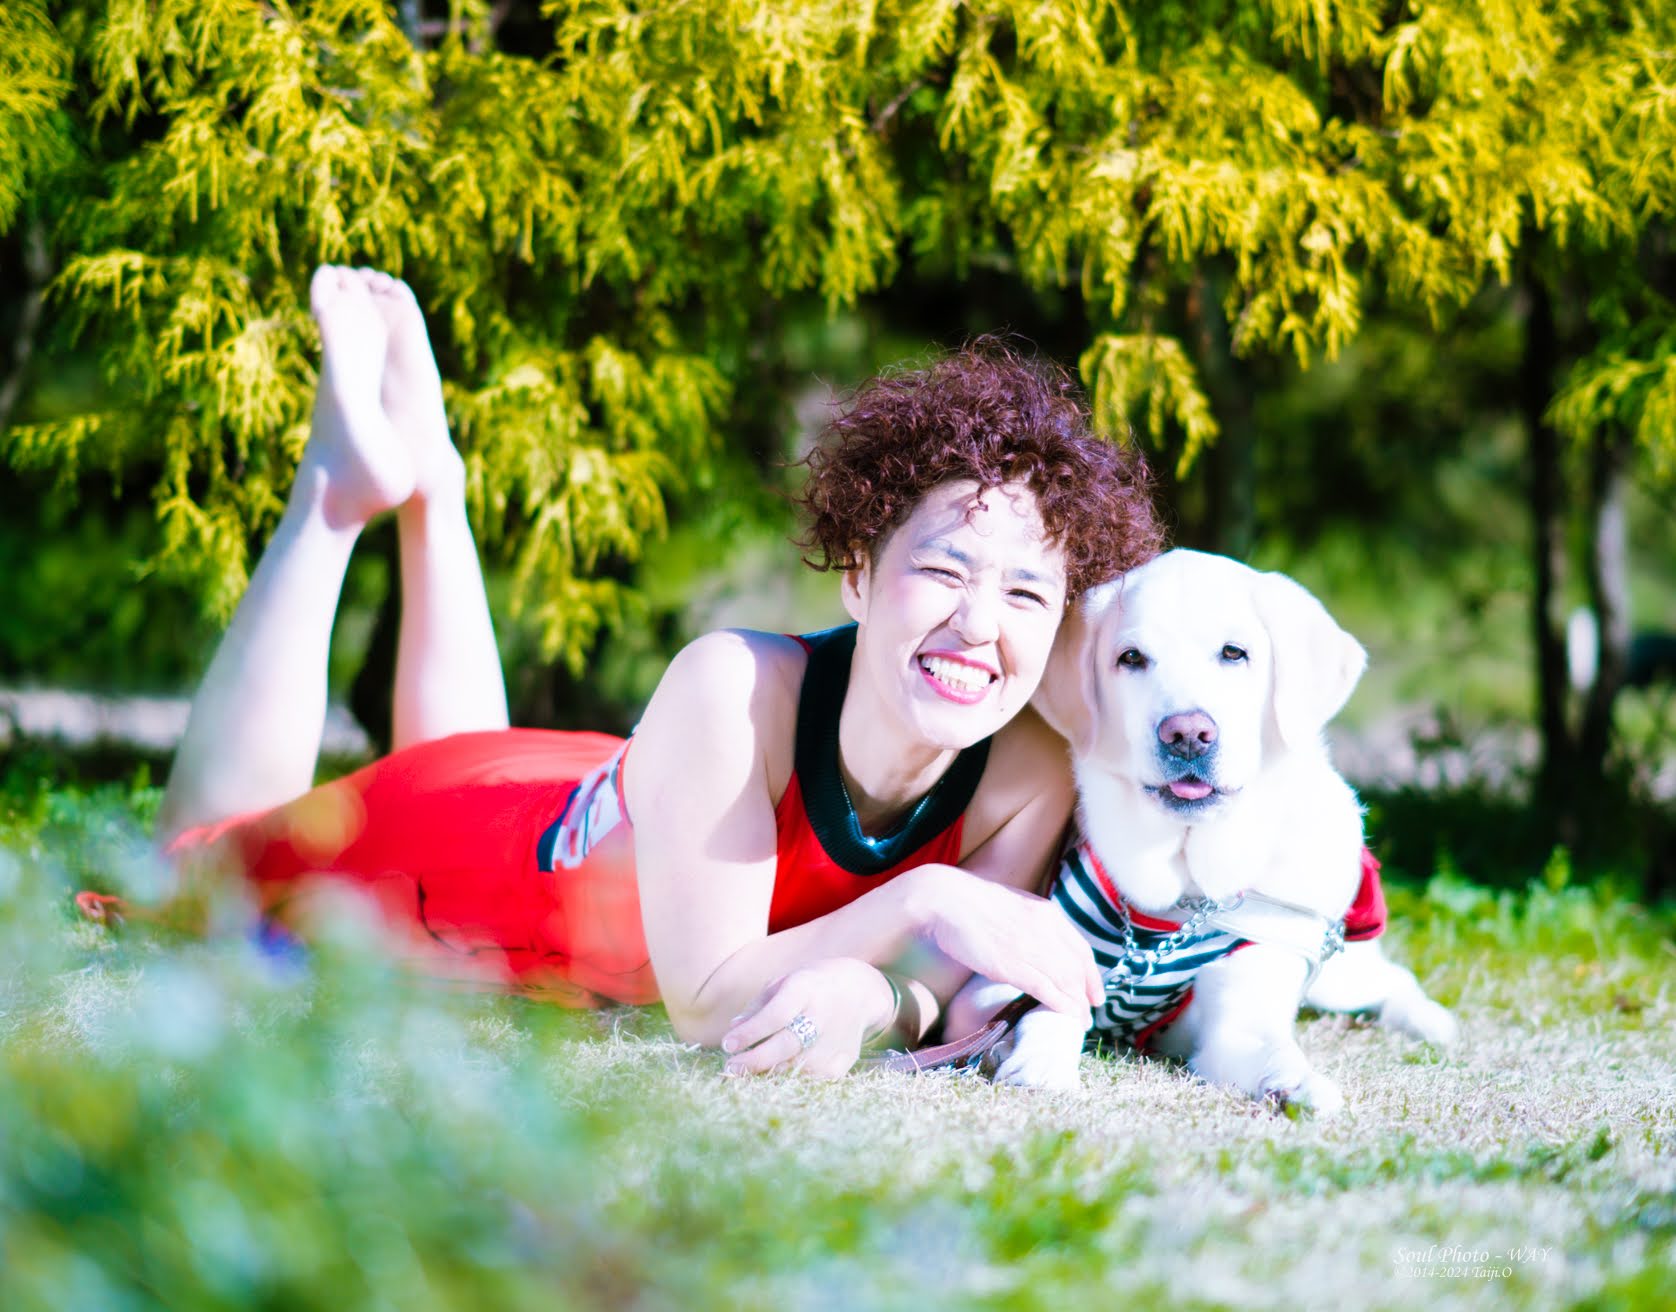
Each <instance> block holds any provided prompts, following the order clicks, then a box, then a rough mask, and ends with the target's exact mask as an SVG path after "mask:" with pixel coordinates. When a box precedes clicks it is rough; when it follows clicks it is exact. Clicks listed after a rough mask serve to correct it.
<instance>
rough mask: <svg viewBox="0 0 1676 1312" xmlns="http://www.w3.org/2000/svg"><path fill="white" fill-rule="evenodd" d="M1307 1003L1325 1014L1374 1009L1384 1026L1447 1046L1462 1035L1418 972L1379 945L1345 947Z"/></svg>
mask: <svg viewBox="0 0 1676 1312" xmlns="http://www.w3.org/2000/svg"><path fill="white" fill-rule="evenodd" d="M1304 1003H1305V1005H1307V1006H1311V1007H1315V1008H1317V1009H1318V1010H1321V1011H1371V1012H1374V1013H1375V1014H1377V1015H1378V1017H1379V1023H1380V1024H1381V1025H1387V1026H1389V1027H1390V1028H1391V1029H1394V1030H1397V1031H1399V1032H1400V1033H1403V1034H1407V1035H1409V1036H1411V1037H1413V1038H1416V1039H1420V1040H1422V1041H1424V1042H1426V1043H1430V1044H1432V1045H1433V1046H1434V1047H1438V1048H1447V1047H1450V1046H1452V1045H1453V1044H1454V1043H1455V1041H1456V1040H1457V1039H1458V1038H1459V1037H1460V1026H1459V1025H1457V1024H1456V1023H1455V1018H1454V1017H1453V1016H1451V1015H1450V1014H1449V1012H1448V1010H1447V1009H1446V1008H1444V1007H1442V1006H1440V1005H1439V1004H1438V1003H1436V1002H1433V1001H1432V1000H1431V999H1430V998H1428V997H1427V996H1426V992H1425V990H1424V989H1422V988H1421V987H1420V981H1419V980H1417V979H1415V978H1414V972H1413V971H1411V970H1406V969H1404V968H1403V967H1402V966H1399V965H1397V963H1396V962H1394V961H1392V960H1391V959H1390V958H1389V957H1387V956H1386V955H1385V954H1384V952H1382V951H1381V950H1380V947H1379V943H1378V942H1377V941H1374V940H1370V941H1368V942H1365V943H1346V944H1345V945H1344V951H1343V952H1340V953H1339V954H1338V955H1337V956H1335V957H1332V958H1330V959H1329V960H1328V962H1327V964H1326V965H1324V966H1322V968H1321V973H1320V974H1319V975H1317V976H1316V977H1315V982H1314V983H1313V984H1311V985H1310V987H1309V992H1308V993H1306V994H1305V995H1304Z"/></svg>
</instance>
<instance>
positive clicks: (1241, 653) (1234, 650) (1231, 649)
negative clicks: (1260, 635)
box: [1222, 642, 1245, 665]
mask: <svg viewBox="0 0 1676 1312" xmlns="http://www.w3.org/2000/svg"><path fill="white" fill-rule="evenodd" d="M1222 659H1223V660H1225V661H1227V662H1228V663H1229V664H1230V665H1232V664H1234V663H1235V662H1236V661H1243V660H1244V659H1245V648H1244V647H1236V646H1234V644H1233V643H1231V642H1230V643H1228V644H1227V645H1226V646H1224V647H1223V648H1222Z"/></svg>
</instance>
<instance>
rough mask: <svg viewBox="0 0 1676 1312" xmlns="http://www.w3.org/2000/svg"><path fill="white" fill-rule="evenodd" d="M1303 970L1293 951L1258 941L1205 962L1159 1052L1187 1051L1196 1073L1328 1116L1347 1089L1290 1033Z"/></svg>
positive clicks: (1304, 970) (1161, 1043)
mask: <svg viewBox="0 0 1676 1312" xmlns="http://www.w3.org/2000/svg"><path fill="white" fill-rule="evenodd" d="M1306 973H1307V969H1306V967H1305V964H1304V961H1303V959H1302V958H1301V957H1299V956H1297V955H1296V954H1295V953H1292V952H1288V951H1286V950H1285V949H1283V948H1273V947H1266V946H1264V945H1262V944H1253V945H1252V946H1250V947H1247V948H1242V949H1241V950H1240V951H1238V952H1235V953H1234V954H1233V955H1232V956H1229V957H1225V958H1223V959H1222V960H1221V961H1218V962H1216V963H1215V964H1213V965H1210V966H1207V967H1205V969H1204V971H1203V972H1202V973H1201V974H1200V975H1199V978H1198V979H1197V980H1196V981H1195V982H1194V986H1193V1001H1192V1002H1191V1003H1189V1004H1188V1007H1187V1010H1186V1011H1184V1012H1183V1013H1182V1014H1181V1018H1180V1019H1179V1020H1177V1021H1176V1022H1175V1024H1173V1025H1172V1026H1170V1028H1169V1030H1168V1031H1166V1032H1165V1034H1164V1035H1163V1036H1161V1042H1160V1044H1159V1048H1160V1051H1163V1052H1166V1053H1186V1054H1187V1060H1188V1066H1189V1067H1190V1068H1191V1069H1192V1071H1193V1073H1194V1074H1195V1075H1197V1076H1199V1077H1200V1078H1201V1079H1204V1080H1208V1081H1210V1082H1211V1083H1213V1084H1226V1085H1231V1086H1233V1087H1234V1088H1236V1089H1242V1090H1244V1091H1245V1093H1246V1094H1248V1095H1249V1096H1250V1097H1252V1098H1275V1099H1277V1100H1278V1101H1280V1102H1282V1103H1289V1104H1294V1105H1297V1106H1300V1107H1303V1108H1306V1109H1308V1110H1311V1111H1314V1112H1315V1113H1317V1114H1318V1115H1321V1116H1331V1115H1333V1114H1334V1113H1336V1112H1337V1111H1338V1110H1339V1109H1340V1108H1341V1107H1343V1105H1344V1095H1343V1094H1342V1093H1340V1092H1339V1088H1338V1085H1337V1084H1335V1083H1334V1082H1333V1081H1332V1080H1330V1079H1328V1078H1327V1077H1326V1076H1325V1075H1322V1074H1320V1073H1319V1072H1318V1071H1316V1070H1315V1069H1314V1068H1313V1067H1312V1066H1311V1065H1310V1064H1309V1058H1308V1057H1306V1056H1304V1052H1303V1049H1302V1048H1300V1047H1299V1046H1298V1041H1297V1039H1296V1038H1295V1037H1294V1035H1293V1032H1292V1027H1293V1024H1294V1023H1295V1021H1296V1019H1297V1014H1298V997H1299V994H1300V993H1301V992H1302V991H1303V985H1304V978H1305V975H1306Z"/></svg>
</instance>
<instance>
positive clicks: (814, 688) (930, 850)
mask: <svg viewBox="0 0 1676 1312" xmlns="http://www.w3.org/2000/svg"><path fill="white" fill-rule="evenodd" d="M797 641H798V642H800V643H802V644H803V647H804V649H805V650H806V651H807V652H808V653H809V664H808V668H807V669H806V671H805V672H804V676H803V686H802V688H801V689H800V690H799V693H798V700H797V738H796V744H795V748H794V753H795V755H794V768H793V770H792V776H791V780H790V782H788V783H787V785H786V791H785V794H784V796H782V797H781V798H780V804H779V805H778V806H777V807H775V809H774V830H775V845H774V850H775V858H776V859H775V863H774V896H773V900H772V901H771V903H770V904H769V910H768V932H769V933H770V934H775V933H778V932H779V931H780V930H782V929H789V928H791V927H792V926H794V925H802V924H806V923H807V922H808V921H811V920H814V919H817V918H818V917H820V916H824V915H826V914H827V913H828V912H830V911H836V910H837V909H838V908H839V907H841V906H844V905H846V904H847V903H850V902H853V901H855V899H856V898H858V897H860V896H861V895H862V894H863V893H865V892H867V891H868V890H869V889H873V888H877V887H878V886H879V885H880V884H882V883H883V882H885V881H886V880H889V879H894V878H895V877H896V876H897V875H899V874H901V873H902V872H903V871H905V870H912V869H913V868H914V867H915V866H922V865H929V864H933V863H943V864H951V865H952V864H953V863H955V862H957V861H959V859H960V839H961V833H962V831H963V829H964V828H965V820H966V807H967V805H968V804H969V803H970V802H971V800H972V794H973V793H974V792H975V791H976V790H977V786H978V781H979V780H980V779H981V778H982V777H983V769H984V765H985V763H986V761H987V760H988V756H989V740H988V739H987V738H986V739H984V740H983V741H982V742H980V743H978V744H976V745H974V746H972V747H968V748H967V749H966V750H965V751H963V752H961V753H960V755H959V756H957V757H956V758H955V761H954V764H953V765H951V766H950V767H949V769H948V770H947V772H946V773H945V774H944V775H943V777H942V778H941V779H939V780H938V781H937V783H936V785H935V786H933V788H932V789H931V791H930V792H929V793H927V794H926V795H925V797H923V798H922V799H921V800H920V801H919V802H918V803H917V804H916V805H915V806H914V808H913V810H912V811H911V812H910V813H909V814H908V816H907V817H906V819H904V820H903V822H902V823H901V824H900V825H898V826H897V827H896V829H895V830H893V831H892V832H891V833H889V834H887V835H885V836H883V837H880V838H869V837H867V836H865V835H863V834H862V832H861V826H860V823H859V822H858V821H857V819H856V815H855V808H854V807H853V806H852V805H851V802H850V797H849V793H848V791H847V790H846V789H845V787H844V783H843V778H842V776H841V775H840V773H839V770H838V715H839V712H840V711H841V710H842V708H843V703H844V692H845V690H846V688H847V687H848V685H849V672H850V659H851V656H852V655H853V653H854V651H855V626H854V625H845V626H843V627H841V628H837V629H829V630H827V631H826V632H824V633H817V634H811V635H810V636H808V637H799V638H798V639H797Z"/></svg>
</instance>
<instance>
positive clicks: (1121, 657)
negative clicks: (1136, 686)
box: [1117, 647, 1146, 670]
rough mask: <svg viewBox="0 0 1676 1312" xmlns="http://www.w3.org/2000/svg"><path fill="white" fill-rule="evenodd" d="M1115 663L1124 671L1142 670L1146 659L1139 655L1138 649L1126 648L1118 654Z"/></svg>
mask: <svg viewBox="0 0 1676 1312" xmlns="http://www.w3.org/2000/svg"><path fill="white" fill-rule="evenodd" d="M1117 663H1118V664H1119V665H1120V666H1122V667H1123V668H1124V669H1126V670H1144V669H1145V668H1146V657H1145V656H1143V655H1141V652H1140V648H1138V647H1126V648H1124V649H1123V650H1122V651H1121V652H1119V653H1118V656H1117Z"/></svg>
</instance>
